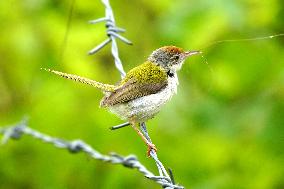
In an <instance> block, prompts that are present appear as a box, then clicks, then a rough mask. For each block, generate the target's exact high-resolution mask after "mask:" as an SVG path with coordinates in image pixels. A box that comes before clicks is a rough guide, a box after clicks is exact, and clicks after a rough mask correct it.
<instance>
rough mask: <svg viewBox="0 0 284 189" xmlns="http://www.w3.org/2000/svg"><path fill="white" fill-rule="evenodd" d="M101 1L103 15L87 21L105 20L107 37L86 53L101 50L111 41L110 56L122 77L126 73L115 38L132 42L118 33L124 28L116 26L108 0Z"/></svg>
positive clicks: (123, 30)
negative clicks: (103, 8) (103, 9)
mask: <svg viewBox="0 0 284 189" xmlns="http://www.w3.org/2000/svg"><path fill="white" fill-rule="evenodd" d="M102 3H103V4H104V5H105V17H102V18H98V19H96V20H91V21H89V23H90V24H97V23H100V22H105V26H106V34H107V36H108V39H106V40H105V41H103V42H102V43H100V44H99V45H97V46H96V47H94V48H93V49H92V50H90V51H89V52H88V54H89V55H92V54H95V53H96V52H98V51H99V50H101V49H102V48H104V47H105V46H106V45H107V44H109V43H110V42H111V43H112V47H111V52H112V56H113V58H114V62H115V66H116V68H117V69H118V71H119V72H120V75H121V78H124V77H125V75H126V74H125V71H124V69H123V66H122V63H121V60H120V58H119V55H118V48H117V44H116V39H119V40H121V41H122V42H124V43H126V44H128V45H132V42H131V41H129V40H128V39H126V38H125V37H123V36H121V35H119V33H123V32H125V29H123V28H119V27H116V24H115V20H114V16H113V12H112V8H111V6H110V3H109V0H102Z"/></svg>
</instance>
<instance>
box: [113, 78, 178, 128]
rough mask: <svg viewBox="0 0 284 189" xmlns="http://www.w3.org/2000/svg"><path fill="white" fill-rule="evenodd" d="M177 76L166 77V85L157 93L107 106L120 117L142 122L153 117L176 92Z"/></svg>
mask: <svg viewBox="0 0 284 189" xmlns="http://www.w3.org/2000/svg"><path fill="white" fill-rule="evenodd" d="M177 85H178V78H177V75H176V74H175V76H174V77H172V78H168V85H167V87H166V88H164V89H163V90H161V91H160V92H159V93H156V94H151V95H148V96H144V97H140V98H137V99H134V100H132V101H129V102H127V103H122V104H116V105H114V106H111V107H109V108H110V111H111V112H112V113H114V114H116V115H118V116H119V117H120V118H121V119H124V120H128V119H130V118H131V119H132V120H134V121H135V122H144V121H147V120H148V119H151V118H153V117H154V116H155V115H156V114H157V113H158V112H159V111H160V110H161V107H162V106H163V105H164V104H165V103H166V102H168V101H169V100H170V99H171V97H172V96H173V95H174V94H175V93H176V92H177Z"/></svg>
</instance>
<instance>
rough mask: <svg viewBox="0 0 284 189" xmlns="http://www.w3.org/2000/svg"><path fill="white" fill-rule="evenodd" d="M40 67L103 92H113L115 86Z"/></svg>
mask: <svg viewBox="0 0 284 189" xmlns="http://www.w3.org/2000/svg"><path fill="white" fill-rule="evenodd" d="M41 69H42V70H45V71H48V72H51V73H54V74H56V75H59V76H61V77H63V78H66V79H70V80H73V81H76V82H80V83H84V84H88V85H91V86H93V87H95V88H98V89H101V90H102V91H105V92H113V91H115V89H116V88H117V86H115V85H109V84H104V83H100V82H97V81H94V80H91V79H88V78H85V77H81V76H77V75H73V74H67V73H63V72H59V71H56V70H51V69H47V68H41Z"/></svg>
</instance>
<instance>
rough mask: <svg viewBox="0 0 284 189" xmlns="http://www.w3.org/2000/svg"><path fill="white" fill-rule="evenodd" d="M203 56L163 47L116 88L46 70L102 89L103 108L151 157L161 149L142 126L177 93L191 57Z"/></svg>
mask: <svg viewBox="0 0 284 189" xmlns="http://www.w3.org/2000/svg"><path fill="white" fill-rule="evenodd" d="M201 53H202V52H201V51H198V50H191V51H185V50H183V49H182V48H180V47H176V46H163V47H161V48H158V49H156V50H154V51H153V52H152V53H151V54H150V56H149V57H148V58H147V60H146V61H145V62H144V63H142V64H140V65H139V66H136V67H134V68H133V69H131V70H130V71H129V72H127V73H126V76H125V77H124V78H123V79H121V80H120V81H119V82H118V83H117V84H115V85H110V84H104V83H101V82H98V81H95V80H91V79H88V78H85V77H81V76H77V75H73V74H68V73H64V72H60V71H56V70H52V69H47V68H42V69H44V70H46V71H48V72H51V73H53V74H56V75H59V76H61V77H63V78H66V79H70V80H74V81H77V82H80V83H84V84H88V85H91V86H93V87H95V88H98V89H100V90H101V91H102V92H103V93H104V97H103V98H102V100H101V102H100V107H102V108H108V109H109V111H110V112H111V113H113V114H116V115H117V116H118V117H119V118H121V119H122V120H127V121H128V122H129V123H130V125H131V127H132V128H133V129H134V130H135V131H136V132H137V134H138V135H139V136H140V137H141V138H142V140H143V141H144V142H145V144H146V145H147V154H148V156H150V151H151V150H154V151H157V148H156V146H155V145H154V144H153V143H152V142H150V141H148V140H147V138H146V137H145V136H144V135H143V133H142V132H141V131H140V129H139V128H138V126H139V125H140V124H141V123H143V122H146V121H148V120H149V119H152V118H154V117H155V115H157V114H158V113H159V112H160V110H161V108H162V107H163V106H164V105H165V104H166V103H167V102H168V101H169V100H170V99H171V98H172V96H173V95H174V94H176V93H177V86H178V85H179V81H178V76H177V71H178V70H180V69H181V67H182V65H183V63H184V61H185V60H186V59H187V58H188V57H190V56H192V55H197V54H201Z"/></svg>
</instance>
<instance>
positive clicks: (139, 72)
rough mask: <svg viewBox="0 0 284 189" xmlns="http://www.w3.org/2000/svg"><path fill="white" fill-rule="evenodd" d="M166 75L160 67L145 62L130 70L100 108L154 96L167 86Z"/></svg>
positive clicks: (107, 95) (104, 99) (102, 102)
mask: <svg viewBox="0 0 284 189" xmlns="http://www.w3.org/2000/svg"><path fill="white" fill-rule="evenodd" d="M167 84H168V82H167V74H166V72H165V71H164V70H163V69H161V67H160V66H158V65H156V64H154V63H152V62H149V61H147V62H145V63H143V64H141V65H140V66H137V67H135V68H133V69H132V70H130V71H129V72H128V73H127V74H126V76H125V78H124V79H123V80H122V81H121V82H120V85H119V86H118V87H117V88H116V89H115V90H114V91H111V92H110V93H108V94H106V96H105V97H104V98H103V99H102V101H101V106H113V105H115V104H118V103H124V102H128V101H130V100H133V99H136V98H139V97H142V96H146V95H150V94H155V93H157V92H159V91H160V90H162V89H164V88H165V87H166V86H167Z"/></svg>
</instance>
